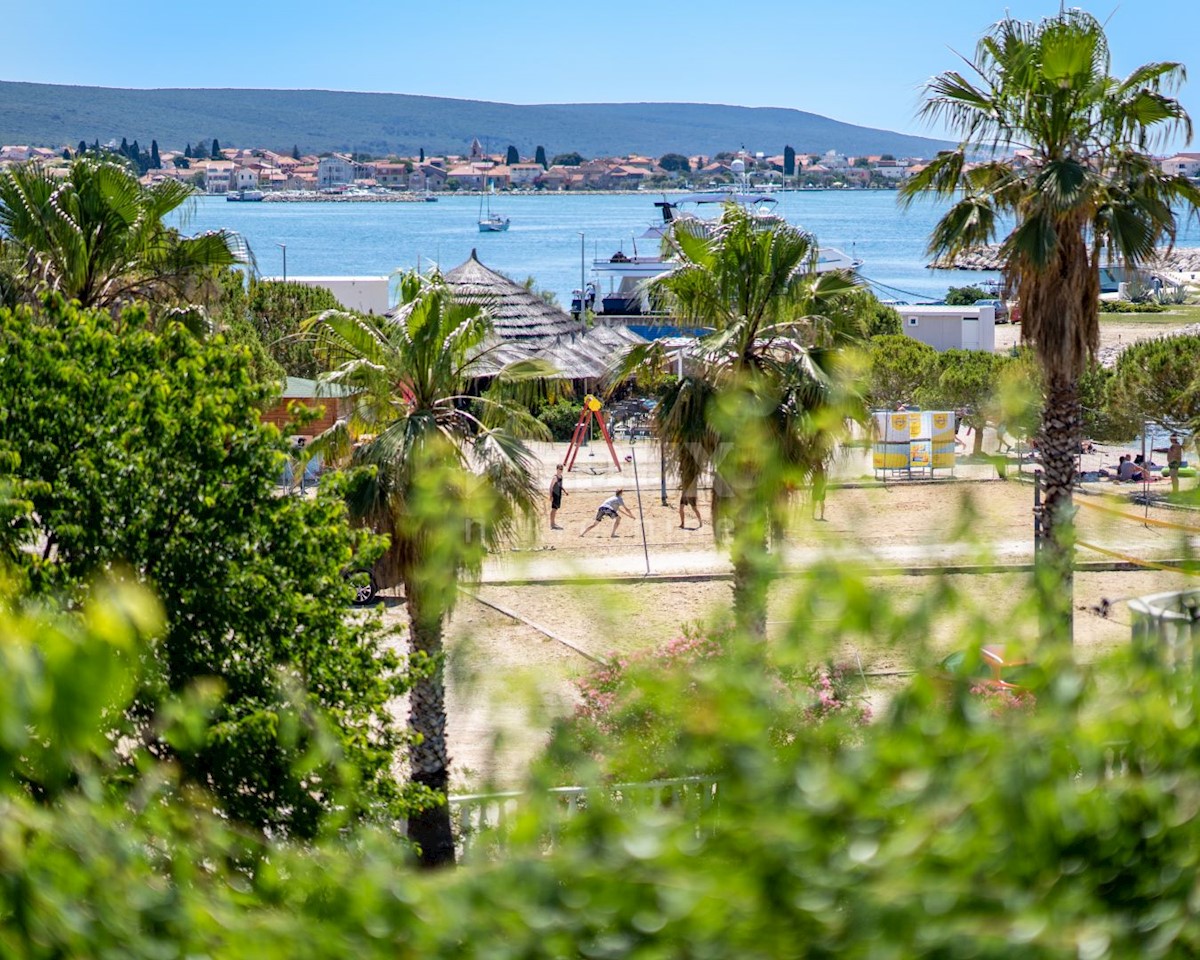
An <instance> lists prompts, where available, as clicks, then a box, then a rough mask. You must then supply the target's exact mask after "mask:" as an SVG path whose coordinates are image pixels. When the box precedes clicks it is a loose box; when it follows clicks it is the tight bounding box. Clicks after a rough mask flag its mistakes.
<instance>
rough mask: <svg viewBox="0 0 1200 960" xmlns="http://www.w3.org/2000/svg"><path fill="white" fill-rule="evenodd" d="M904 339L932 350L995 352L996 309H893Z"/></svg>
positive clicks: (932, 306)
mask: <svg viewBox="0 0 1200 960" xmlns="http://www.w3.org/2000/svg"><path fill="white" fill-rule="evenodd" d="M896 311H897V312H898V313H899V314H900V326H901V329H902V330H903V331H904V334H905V335H906V336H909V337H912V338H913V339H914V340H920V341H921V342H922V343H927V344H929V346H931V347H933V348H934V349H935V350H987V351H989V352H991V351H993V350H995V349H996V308H995V307H991V306H971V307H948V306H945V305H944V304H924V303H922V304H916V305H911V304H910V305H902V306H898V307H896Z"/></svg>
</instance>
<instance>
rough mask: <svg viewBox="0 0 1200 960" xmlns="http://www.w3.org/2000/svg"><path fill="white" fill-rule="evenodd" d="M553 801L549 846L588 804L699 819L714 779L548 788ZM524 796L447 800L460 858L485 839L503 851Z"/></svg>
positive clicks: (712, 795) (710, 800)
mask: <svg viewBox="0 0 1200 960" xmlns="http://www.w3.org/2000/svg"><path fill="white" fill-rule="evenodd" d="M547 796H548V797H549V798H550V799H551V800H552V801H554V802H553V804H552V807H553V808H554V816H552V817H551V818H550V822H549V823H547V824H545V829H546V834H545V837H544V843H545V846H546V848H547V849H550V848H552V847H553V845H554V842H555V840H556V838H557V833H558V830H557V828H558V826H559V824H560V823H562V822H563V821H565V820H568V819H570V818H571V817H573V816H575V815H576V814H578V813H579V812H580V811H582V810H585V809H587V807H588V806H589V804H592V803H606V804H610V805H612V806H616V807H624V808H627V809H639V808H640V809H650V808H658V809H674V810H680V811H682V812H684V813H685V814H686V815H688V816H693V817H695V818H696V819H699V818H700V816H701V815H703V814H705V813H707V812H708V811H709V810H712V809H713V808H714V807H716V805H717V800H718V781H717V780H716V779H715V778H714V777H677V778H673V779H669V780H649V781H646V782H645V783H618V784H612V785H609V786H604V787H554V788H553V789H551V790H549V791H547ZM528 800H529V794H526V793H518V792H511V793H479V794H466V795H460V796H451V797H450V812H451V816H452V817H453V819H454V821H455V828H456V830H455V832H456V834H457V836H458V844H459V850H460V854H461V858H463V859H465V858H467V857H469V856H471V855H472V854H476V853H478V852H479V847H480V844H481V842H482V841H483V840H484V839H485V838H486V840H487V848H488V850H490V851H492V852H495V853H499V852H501V851H502V850H503V848H504V846H505V844H506V840H507V832H508V829H509V826H510V823H511V821H512V820H513V818H514V817H515V816H516V814H517V812H518V811H519V809H520V807H521V805H522V803H523V802H527V801H528Z"/></svg>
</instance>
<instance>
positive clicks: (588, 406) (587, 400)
mask: <svg viewBox="0 0 1200 960" xmlns="http://www.w3.org/2000/svg"><path fill="white" fill-rule="evenodd" d="M603 407H604V404H603V403H602V402H601V401H600V399H599V397H595V396H593V395H592V394H590V393H589V394H588V395H587V396H586V397H584V398H583V410H581V411H580V413H579V420H578V421H577V422H576V424H575V432H574V433H572V434H571V442H570V444H569V445H568V446H567V455H566V458H565V459H564V460H563V464H564V466H565V467H566V468H567V472H568V473H570V472H571V470H572V468H573V467H574V466H575V458H576V457H577V456H579V448H580V447H582V446H583V445H584V444H585V443H586V442H587V439H588V437H590V436H591V435H592V423H593V421H594V422H595V423H596V424H597V425H598V426H599V427H600V436H602V437H603V438H604V442H605V443H606V444H608V453H609V455H610V456H611V457H612V462H613V466H615V467H616V468H617V472H618V473H620V472H621V461H620V459H618V457H617V451H616V449H615V448H614V447H613V442H612V434H610V433H609V432H608V424H606V423H605V422H604V413H603Z"/></svg>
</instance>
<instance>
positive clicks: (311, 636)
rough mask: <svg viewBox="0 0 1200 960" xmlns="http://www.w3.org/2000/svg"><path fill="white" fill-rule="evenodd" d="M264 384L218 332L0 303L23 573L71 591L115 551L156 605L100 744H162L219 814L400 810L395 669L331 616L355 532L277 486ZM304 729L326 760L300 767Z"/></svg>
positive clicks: (308, 746) (364, 627) (276, 452)
mask: <svg viewBox="0 0 1200 960" xmlns="http://www.w3.org/2000/svg"><path fill="white" fill-rule="evenodd" d="M268 399H269V398H268V395H267V394H266V393H265V390H264V388H263V387H262V386H259V385H257V384H256V383H255V382H254V380H253V379H252V378H251V377H250V375H249V371H248V362H247V357H246V355H245V354H244V353H243V352H242V351H239V350H235V349H231V348H230V347H229V346H228V345H227V344H225V343H224V341H223V340H222V339H221V338H220V337H217V338H214V339H213V340H211V341H209V342H203V341H199V340H197V339H195V338H194V337H193V336H192V335H191V334H189V333H188V332H187V331H186V330H185V329H184V328H183V327H181V326H179V325H178V324H172V325H170V326H169V327H167V328H166V329H165V330H164V331H163V332H162V333H161V334H157V333H154V332H152V331H151V330H149V329H147V327H146V317H145V316H144V314H142V313H139V312H138V311H130V312H127V313H126V314H125V315H124V316H123V317H122V318H120V319H114V318H113V317H111V316H110V315H109V314H108V313H106V312H100V311H85V310H80V309H77V308H76V307H74V306H68V305H66V304H64V302H63V300H62V298H61V297H59V296H53V297H50V298H48V299H47V301H46V303H45V305H44V306H43V307H41V308H39V309H38V310H37V311H34V310H32V309H29V308H21V309H19V310H17V311H16V312H12V311H4V310H0V409H3V410H4V411H5V412H6V415H5V416H4V417H3V418H0V449H4V450H8V451H11V453H12V454H14V455H15V458H14V459H15V461H16V462H15V463H10V464H9V468H10V469H9V474H10V476H13V477H16V478H17V479H19V480H21V481H24V482H26V483H29V484H33V485H34V486H33V487H31V488H30V490H29V496H28V499H29V501H30V504H31V507H32V513H31V516H32V517H34V518H36V522H35V524H34V526H33V528H32V531H31V534H32V535H33V537H34V538H35V540H34V542H35V543H36V546H37V548H38V549H37V551H36V552H29V551H22V552H21V554H20V557H19V559H20V562H21V564H22V565H23V566H24V567H25V568H26V570H27V574H28V579H29V581H30V583H32V585H33V586H34V588H35V590H37V591H38V592H39V593H40V594H41V595H43V596H45V597H47V598H52V597H54V596H57V595H60V594H64V593H65V594H66V595H67V596H68V597H69V596H71V595H73V594H74V593H75V592H76V591H80V590H82V589H83V588H84V587H86V585H87V584H89V583H90V582H91V581H92V580H93V579H94V578H95V577H100V576H104V575H105V574H106V573H108V572H110V571H114V570H119V569H126V570H129V571H132V574H133V576H134V577H136V579H137V580H139V581H141V582H142V583H145V584H147V585H148V586H149V587H150V588H151V589H153V590H154V591H155V592H156V593H157V594H158V596H159V597H160V598H161V601H162V605H163V609H164V612H165V617H166V625H165V628H164V632H163V634H162V636H161V639H159V640H158V641H157V642H156V644H155V645H154V647H153V650H152V651H151V652H149V653H148V654H147V656H148V659H147V661H146V663H145V664H144V672H143V681H142V685H141V686H140V688H139V689H138V691H137V695H136V705H135V707H133V708H131V710H130V711H129V712H128V713H127V714H126V715H125V717H124V718H123V719H122V717H120V716H114V717H112V718H111V725H112V736H113V738H114V739H113V741H112V742H113V743H114V744H115V743H117V742H119V739H118V738H132V742H136V743H137V744H139V745H140V746H141V747H142V748H144V749H145V750H147V751H149V752H150V754H152V755H153V756H155V757H158V758H160V759H164V760H165V759H170V760H171V761H172V762H173V763H175V764H177V765H178V768H179V771H180V773H181V774H182V776H183V777H184V779H185V780H186V782H187V783H189V784H191V785H193V787H195V788H198V789H200V790H203V791H205V792H211V794H212V798H213V801H212V802H213V803H214V804H215V805H216V806H217V807H218V808H219V809H220V810H222V811H223V812H224V814H225V815H226V816H229V817H232V818H233V819H235V820H237V821H240V822H242V823H245V824H250V825H253V826H256V827H260V828H270V829H272V830H274V831H277V832H280V833H282V834H294V835H298V836H312V835H313V834H314V833H315V832H316V831H317V829H318V828H319V826H320V824H321V821H322V819H323V818H324V817H325V816H327V815H330V814H333V813H334V812H336V811H340V814H339V815H344V814H346V813H353V814H355V815H370V816H375V817H379V818H381V819H386V818H388V817H391V816H394V815H395V814H397V813H398V812H401V809H402V808H401V807H400V806H399V805H398V799H399V790H398V787H397V784H396V782H395V780H394V778H393V774H392V763H393V753H394V751H395V750H396V749H397V747H398V745H399V743H400V742H401V741H400V736H399V734H398V732H397V731H396V729H395V726H394V724H393V722H392V720H391V715H390V713H389V704H390V702H391V701H392V700H393V698H395V697H397V696H398V695H400V694H401V693H402V692H403V690H404V687H403V685H402V682H401V676H400V674H399V672H398V670H399V663H398V661H397V659H396V657H395V656H394V655H393V654H392V653H390V652H389V651H388V649H387V647H386V646H385V643H384V639H385V638H384V635H383V633H382V631H381V630H380V628H379V625H378V623H377V622H375V621H373V620H371V619H365V620H359V619H349V618H347V616H346V607H347V604H348V601H349V599H350V596H351V594H352V589H351V588H350V587H348V586H347V584H346V582H345V580H344V578H343V570H344V568H345V567H346V566H347V565H348V564H349V563H350V562H351V559H352V557H353V555H354V551H355V550H356V549H360V548H365V547H367V546H368V543H367V542H366V541H364V540H363V539H362V538H361V537H359V536H357V535H355V534H354V533H352V531H351V529H350V527H349V525H348V523H347V519H346V511H345V507H344V505H343V503H342V501H341V500H340V498H338V497H336V496H334V495H322V496H319V497H318V498H317V499H316V500H311V499H300V498H295V497H281V496H278V495H277V494H276V492H275V487H276V483H277V482H278V480H279V477H280V474H281V471H282V469H283V464H284V459H285V458H284V454H283V452H282V446H283V444H282V441H281V438H280V436H279V433H278V432H277V431H276V430H275V429H274V428H273V427H264V426H262V425H261V424H260V423H259V421H258V410H259V408H260V405H261V404H262V403H264V402H265V401H266V400H268ZM172 698H193V699H196V698H199V701H203V702H204V703H206V704H207V710H208V711H209V715H210V720H209V722H207V723H205V724H202V725H200V726H199V727H198V728H197V729H195V730H194V731H193V732H192V734H190V735H189V736H188V737H187V738H185V739H182V740H177V739H175V738H174V735H173V734H171V732H170V731H169V730H168V729H166V728H165V727H163V725H162V723H161V718H160V717H159V716H158V710H159V708H160V706H162V705H163V704H164V703H166V702H167V701H168V700H170V699H172ZM309 718H311V719H309ZM322 737H332V738H333V739H332V743H333V744H335V745H336V753H337V756H338V759H336V760H328V761H324V760H323V761H321V762H319V763H318V764H317V765H316V766H314V767H311V768H310V769H304V768H303V764H302V760H303V758H304V757H306V756H308V755H309V754H310V753H313V752H314V751H316V750H317V747H316V739H318V738H322Z"/></svg>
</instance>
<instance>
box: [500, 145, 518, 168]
mask: <svg viewBox="0 0 1200 960" xmlns="http://www.w3.org/2000/svg"><path fill="white" fill-rule="evenodd" d="M504 162H505V163H507V164H508V165H509V166H510V167H511V166H512V165H513V164H514V163H520V162H521V155H520V154H519V153H517V148H516V147H514V146H513V145H512V144H511V143H510V144H509V145H508V156H507V157H505V158H504Z"/></svg>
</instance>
